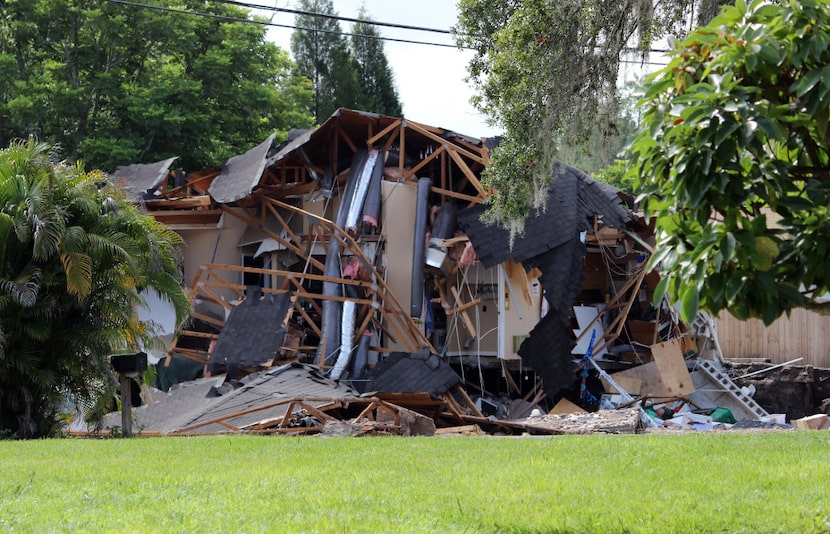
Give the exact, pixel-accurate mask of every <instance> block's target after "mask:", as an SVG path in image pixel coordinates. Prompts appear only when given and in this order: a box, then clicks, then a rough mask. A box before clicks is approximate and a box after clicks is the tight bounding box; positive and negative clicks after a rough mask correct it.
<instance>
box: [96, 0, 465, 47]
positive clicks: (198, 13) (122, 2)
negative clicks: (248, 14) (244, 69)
mask: <svg viewBox="0 0 830 534" xmlns="http://www.w3.org/2000/svg"><path fill="white" fill-rule="evenodd" d="M109 1H110V3H112V4H120V5H125V6H130V7H139V8H144V9H153V10H156V11H164V12H168V13H177V14H180V15H196V16H199V17H205V18H211V19H220V20H226V21H229V22H242V23H247V24H258V25H260V26H273V27H276V28H290V29H294V30H302V31H307V32H317V33H327V34H333V35H343V36H346V37H363V38H366V39H376V40H379V41H390V42H393V43H406V44H419V45H427V46H440V47H444V48H456V49H458V48H462V49H468V48H467V47H464V46H458V45H455V44H448V43H435V42H429V41H415V40H412V39H396V38H392V37H383V36H382V35H367V34H364V33H349V32H338V31H333V30H323V29H318V28H305V27H303V26H294V25H291V24H277V23H275V22H267V21H263V20H255V19H242V18H239V17H231V16H229V15H217V14H215V13H205V12H203V11H190V10H186V9H175V8H172V7H164V6H154V5H150V4H141V3H138V2H129V1H127V0H109Z"/></svg>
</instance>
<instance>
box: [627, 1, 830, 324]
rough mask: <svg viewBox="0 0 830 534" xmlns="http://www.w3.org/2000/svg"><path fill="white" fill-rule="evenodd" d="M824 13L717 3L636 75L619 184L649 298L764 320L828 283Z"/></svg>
mask: <svg viewBox="0 0 830 534" xmlns="http://www.w3.org/2000/svg"><path fill="white" fill-rule="evenodd" d="M828 20H830V4H828V3H827V2H826V1H823V0H789V1H786V2H783V3H781V4H772V3H768V2H764V1H755V2H753V3H752V4H751V5H749V6H747V5H746V4H745V3H744V2H743V1H742V0H739V1H738V3H737V6H735V7H728V8H725V9H724V11H723V12H722V13H721V15H719V16H718V17H717V18H716V19H714V20H713V21H712V22H711V23H710V24H709V25H707V26H705V27H702V28H699V29H697V30H695V31H694V32H692V34H691V35H690V36H689V37H688V38H687V39H686V40H685V41H683V42H682V43H678V44H676V45H675V46H674V48H673V51H672V53H671V57H672V60H671V63H670V64H669V65H667V66H666V67H665V68H664V69H662V70H661V71H659V72H657V73H655V74H654V75H653V76H651V78H650V79H649V80H648V83H647V85H646V87H647V89H646V91H645V94H644V98H643V100H642V105H643V106H644V109H645V113H644V118H643V121H644V129H643V130H642V131H641V132H640V133H639V135H638V136H637V138H636V140H635V142H634V144H633V146H632V167H631V170H630V175H631V176H637V177H639V178H640V179H641V180H642V182H643V185H644V194H643V195H642V198H643V202H644V207H645V208H646V209H647V211H648V212H649V213H650V215H651V216H653V217H655V218H656V224H657V231H658V234H657V248H656V253H655V254H654V256H653V257H652V259H651V262H652V264H653V265H657V264H659V265H660V267H661V271H662V274H663V279H662V282H661V283H660V286H659V287H658V288H657V291H656V297H657V298H659V297H660V296H661V295H662V294H666V293H667V294H668V295H670V297H671V298H673V299H677V300H679V302H681V303H682V315H683V318H684V319H686V320H689V319H691V318H693V317H694V315H695V313H696V311H697V310H698V308H700V307H702V308H705V309H708V310H710V311H712V312H715V313H716V312H718V311H719V310H722V309H728V310H729V311H730V312H731V313H733V314H734V315H735V316H737V317H738V318H747V317H760V318H762V319H763V321H764V322H765V323H766V324H769V323H771V322H772V321H773V320H774V319H775V318H776V317H778V316H780V315H781V314H782V313H783V312H786V311H787V310H789V309H791V308H793V307H797V306H802V305H806V306H821V305H822V304H821V301H820V300H819V297H820V296H822V295H823V294H825V293H826V292H827V290H828V287H830V266H829V265H828V263H827V254H828V250H827V248H828V243H830V136H829V134H828V122H830V120H829V119H830V27H829V26H828V25H827V23H826V21H828Z"/></svg>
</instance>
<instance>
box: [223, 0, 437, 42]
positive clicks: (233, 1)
mask: <svg viewBox="0 0 830 534" xmlns="http://www.w3.org/2000/svg"><path fill="white" fill-rule="evenodd" d="M209 1H210V2H213V3H214V4H230V5H232V6H239V7H245V8H248V9H262V10H266V11H275V12H276V11H279V12H282V13H291V14H292V15H303V16H307V17H316V18H322V19H330V20H337V21H340V20H342V21H345V22H362V23H365V24H371V25H372V26H386V27H388V28H401V29H404V30H416V31H419V32H433V33H443V34H445V35H450V34H452V32H451V31H450V30H442V29H439V28H425V27H423V26H410V25H408V24H398V23H395V22H377V21H374V20H370V19H355V18H350V17H341V16H340V15H330V14H327V13H315V12H314V11H302V10H299V9H289V8H287V7H276V6H273V7H272V6H264V5H261V4H251V3H249V2H239V1H237V0H209Z"/></svg>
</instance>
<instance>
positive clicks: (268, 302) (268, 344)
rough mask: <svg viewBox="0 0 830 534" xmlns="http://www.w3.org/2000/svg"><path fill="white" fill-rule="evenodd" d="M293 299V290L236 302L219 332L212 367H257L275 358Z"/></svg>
mask: <svg viewBox="0 0 830 534" xmlns="http://www.w3.org/2000/svg"><path fill="white" fill-rule="evenodd" d="M290 299H291V294H290V293H280V294H278V295H274V296H269V297H266V298H264V299H260V298H259V297H258V295H254V296H253V297H250V296H249V297H248V298H247V299H246V300H244V301H243V302H242V303H241V304H240V305H238V306H236V307H235V308H234V309H233V310H232V311H231V313H230V315H229V316H228V319H227V321H225V326H224V327H223V328H222V331H221V332H220V333H219V339H218V340H217V342H216V347H214V349H213V352H212V353H211V355H210V360H209V362H208V364H209V366H210V368H211V369H212V370H214V371H216V370H219V369H221V368H222V367H223V366H225V367H226V368H227V369H228V370H231V369H234V368H236V367H256V366H259V365H265V364H267V363H269V362H270V361H271V360H273V359H274V355H275V354H276V352H277V349H278V348H279V346H280V345H281V344H282V341H283V337H284V336H285V324H284V322H283V320H284V319H285V316H286V313H287V312H288V307H289V306H290V305H291V301H290Z"/></svg>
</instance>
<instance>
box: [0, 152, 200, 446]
mask: <svg viewBox="0 0 830 534" xmlns="http://www.w3.org/2000/svg"><path fill="white" fill-rule="evenodd" d="M103 182H104V180H103V177H102V175H101V173H99V172H93V173H85V172H84V171H83V169H82V167H81V165H80V164H77V165H66V164H63V163H56V162H55V161H54V159H53V154H52V153H50V149H49V146H48V145H45V144H42V143H37V142H34V141H31V140H30V141H29V142H27V143H16V144H13V145H11V146H10V147H9V148H7V149H5V150H2V151H0V434H4V435H9V434H12V435H16V436H17V437H22V438H25V437H35V436H46V435H52V434H54V433H55V431H56V430H57V410H58V402H59V400H60V399H61V398H62V397H63V396H64V395H67V394H68V395H74V396H76V398H78V399H82V400H83V399H87V400H91V399H94V398H95V397H97V396H99V395H103V394H106V393H107V392H108V391H111V390H112V388H113V387H114V385H113V384H111V382H112V381H111V380H109V379H108V377H109V376H111V375H110V371H109V361H108V356H109V355H111V354H113V353H115V352H118V351H123V350H136V349H137V348H138V347H139V341H142V342H143V343H144V344H145V346H147V345H148V344H151V343H152V342H153V340H154V335H153V332H152V331H151V330H149V329H148V328H149V327H148V326H147V325H143V324H141V323H140V322H139V321H138V313H137V308H136V306H137V305H138V304H139V303H140V302H141V298H140V296H139V292H140V291H141V290H143V289H144V288H153V289H155V290H156V292H158V294H159V295H161V296H162V297H163V298H166V299H167V300H169V301H170V302H171V303H172V304H173V305H174V308H175V309H176V312H177V318H178V319H179V321H181V320H182V318H183V317H184V316H185V314H186V313H187V310H188V301H187V298H186V296H185V294H184V291H183V289H182V287H181V285H180V280H179V277H180V272H179V268H178V263H177V258H178V254H177V250H176V248H175V246H176V244H177V243H178V242H179V238H178V236H177V235H176V234H175V233H173V232H172V231H170V230H168V229H166V228H165V227H164V226H163V225H161V224H160V223H158V222H156V221H155V220H154V219H153V218H152V217H149V216H146V215H142V214H140V213H138V212H137V211H136V208H134V207H133V206H132V205H131V204H130V203H129V202H127V201H126V200H125V199H124V198H123V197H122V196H119V194H118V192H117V191H113V190H110V189H108V188H104V187H102V183H103Z"/></svg>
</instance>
